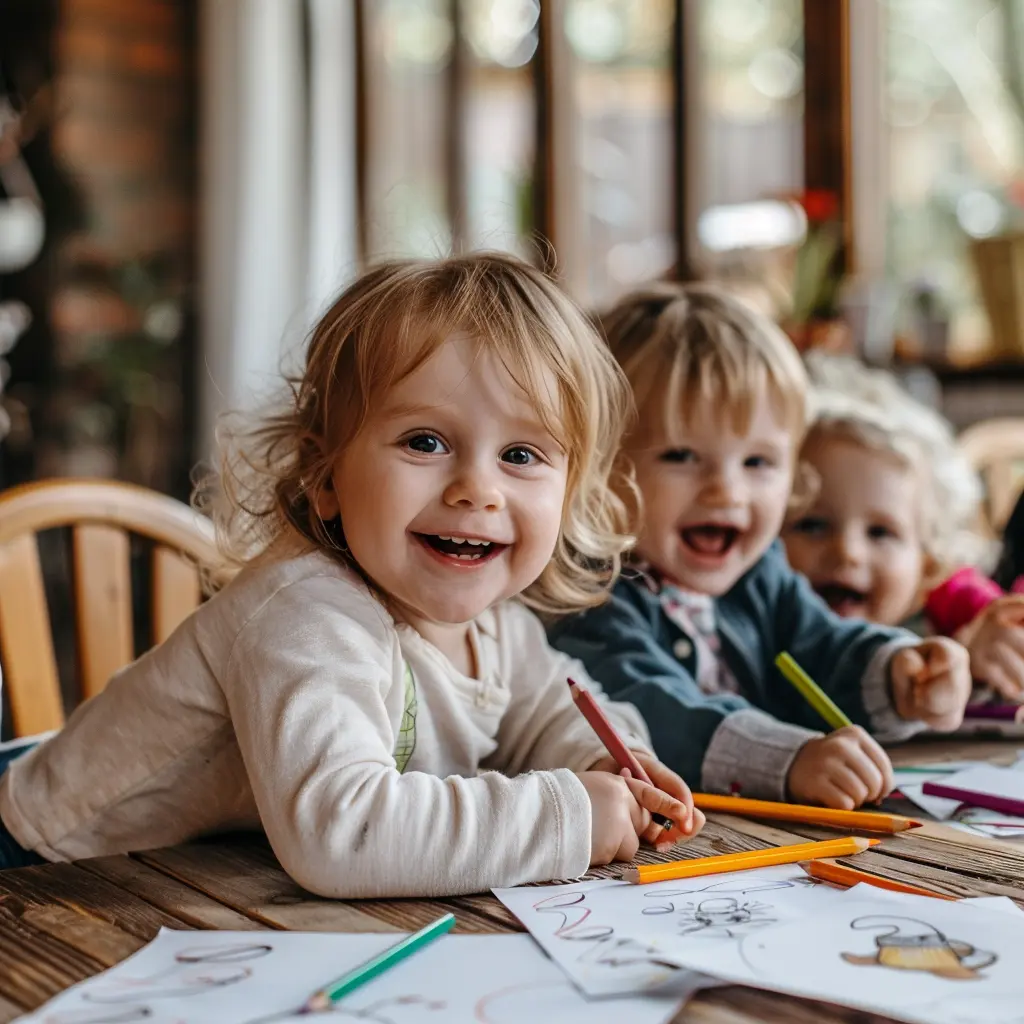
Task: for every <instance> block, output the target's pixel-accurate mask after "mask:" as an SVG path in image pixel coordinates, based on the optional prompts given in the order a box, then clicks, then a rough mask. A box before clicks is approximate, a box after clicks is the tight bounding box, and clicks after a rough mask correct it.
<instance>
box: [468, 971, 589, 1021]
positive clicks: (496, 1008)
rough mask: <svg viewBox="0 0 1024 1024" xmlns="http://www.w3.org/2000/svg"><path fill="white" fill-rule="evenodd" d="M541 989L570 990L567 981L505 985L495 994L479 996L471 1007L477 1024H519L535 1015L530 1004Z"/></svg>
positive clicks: (533, 1008)
mask: <svg viewBox="0 0 1024 1024" xmlns="http://www.w3.org/2000/svg"><path fill="white" fill-rule="evenodd" d="M542 989H563V990H564V989H570V990H571V989H572V985H571V983H570V982H568V981H564V980H561V979H559V980H558V981H543V982H540V983H539V984H536V985H531V984H525V985H506V986H505V988H499V989H498V990H497V991H496V992H488V993H487V995H485V996H481V997H480V998H479V999H478V1000H477V1002H476V1005H475V1006H474V1007H473V1019H474V1020H476V1021H477V1024H520V1022H521V1021H523V1020H526V1019H527V1018H528V1017H529V1016H530V1015H532V1014H534V1013H536V1003H534V1002H532V1000H534V999H535V998H536V995H537V993H538V992H540V991H541V990H542Z"/></svg>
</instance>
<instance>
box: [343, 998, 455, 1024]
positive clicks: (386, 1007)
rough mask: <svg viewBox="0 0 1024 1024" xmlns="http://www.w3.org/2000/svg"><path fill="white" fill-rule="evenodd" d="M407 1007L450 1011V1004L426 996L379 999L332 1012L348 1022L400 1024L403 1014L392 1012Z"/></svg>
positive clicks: (437, 1011)
mask: <svg viewBox="0 0 1024 1024" xmlns="http://www.w3.org/2000/svg"><path fill="white" fill-rule="evenodd" d="M407 1006H418V1007H420V1008H422V1009H424V1010H429V1011H431V1012H436V1013H439V1012H441V1011H443V1010H447V1009H448V1004H447V1003H445V1002H443V1001H442V1000H439V999H427V998H425V997H424V996H415V995H408V996H392V997H391V998H390V999H378V1000H377V1002H375V1003H371V1004H370V1005H369V1006H363V1007H361V1008H359V1009H356V1008H355V1007H351V1006H341V1005H339V1006H334V1007H332V1008H331V1010H330V1014H331V1016H332V1017H339V1018H341V1017H343V1018H345V1019H346V1020H362V1021H371V1022H372V1024H400V1021H401V1019H402V1016H403V1015H402V1013H401V1012H399V1013H397V1014H393V1013H392V1012H391V1011H393V1010H399V1008H401V1009H404V1008H405V1007H407Z"/></svg>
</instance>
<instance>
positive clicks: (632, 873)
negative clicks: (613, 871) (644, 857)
mask: <svg viewBox="0 0 1024 1024" xmlns="http://www.w3.org/2000/svg"><path fill="white" fill-rule="evenodd" d="M619 879H620V880H621V881H623V882H632V883H633V884H634V885H637V884H638V883H639V881H640V872H639V871H637V869H636V868H626V870H625V871H623V872H622V874H621V875H619Z"/></svg>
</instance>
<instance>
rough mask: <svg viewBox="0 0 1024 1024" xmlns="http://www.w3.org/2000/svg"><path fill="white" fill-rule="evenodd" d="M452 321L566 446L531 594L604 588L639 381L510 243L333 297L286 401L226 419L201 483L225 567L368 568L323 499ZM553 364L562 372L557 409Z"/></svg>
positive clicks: (599, 595) (379, 270) (403, 266)
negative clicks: (322, 507)
mask: <svg viewBox="0 0 1024 1024" xmlns="http://www.w3.org/2000/svg"><path fill="white" fill-rule="evenodd" d="M455 334H464V335H468V336H469V337H471V338H473V339H474V340H475V341H477V343H478V344H479V345H480V347H481V349H486V350H487V351H490V352H493V353H494V354H495V355H496V356H497V357H498V358H499V359H500V360H501V362H502V364H503V365H504V366H505V368H506V369H507V370H508V371H509V373H510V374H511V375H512V377H513V378H514V379H515V381H516V382H517V383H518V384H519V385H520V386H521V387H522V388H523V389H524V390H525V391H526V393H527V394H528V395H529V396H530V398H531V400H532V401H533V402H534V404H535V406H536V408H537V410H538V414H539V415H540V416H541V417H542V419H543V421H544V424H545V427H546V428H547V429H548V430H550V431H551V433H552V434H553V436H554V437H556V438H557V439H558V441H559V443H561V444H562V446H563V447H564V448H565V450H566V452H567V456H568V467H569V468H568V483H567V489H566V498H565V504H564V507H563V512H562V529H561V531H560V534H559V538H558V542H557V545H556V548H555V551H554V555H553V557H552V559H551V561H550V563H549V564H548V565H547V567H546V568H545V569H544V571H543V573H542V574H541V575H540V577H539V578H538V579H537V580H536V581H535V582H534V583H533V584H532V585H531V586H530V587H529V588H527V590H526V591H525V592H524V593H523V594H522V595H521V599H522V600H523V601H524V603H526V604H528V605H530V606H531V607H532V608H534V609H535V610H537V611H539V612H541V613H545V614H549V615H560V614H565V613H567V612H571V611H577V610H580V609H582V608H586V607H589V606H592V605H596V604H599V603H600V602H601V601H603V600H604V599H605V597H606V595H607V592H608V589H609V587H610V585H611V583H612V582H613V581H614V579H615V577H616V575H617V574H618V571H619V567H620V561H621V555H622V552H623V551H624V550H625V549H626V548H627V547H628V546H629V545H630V544H631V543H632V540H633V538H632V537H631V536H630V531H629V527H630V521H629V514H628V512H627V508H626V505H625V504H624V502H623V501H622V500H621V498H620V497H618V496H617V494H616V491H617V490H620V489H619V488H616V489H615V490H613V488H612V487H611V486H610V477H611V475H612V473H613V465H614V460H615V456H616V453H617V450H618V446H619V440H620V437H621V434H622V431H623V429H624V427H625V425H626V423H627V420H628V417H629V415H630V413H631V410H632V405H631V402H630V397H629V389H628V386H627V384H626V381H625V379H624V377H623V375H622V373H621V372H620V371H619V368H618V367H617V366H616V364H615V361H614V360H613V359H612V358H611V356H610V354H609V353H608V350H607V348H606V347H605V346H604V345H603V344H602V343H601V341H600V339H599V338H598V337H597V334H596V333H595V331H594V329H593V328H592V327H591V325H590V323H589V322H588V320H587V318H586V317H585V316H584V314H583V313H582V312H581V311H580V310H579V309H578V308H577V307H576V306H575V305H574V303H573V302H572V301H571V300H570V299H569V298H568V297H567V296H566V295H565V294H564V293H563V292H562V291H560V289H559V288H558V287H557V286H556V285H555V284H554V283H553V282H552V281H551V280H549V279H548V278H547V277H546V276H545V275H544V274H543V273H541V272H540V271H539V270H537V269H535V268H534V267H531V266H529V265H528V264H526V263H524V262H522V261H521V260H518V259H516V258H515V257H512V256H509V255H505V254H501V253H473V254H471V255H466V256H458V257H452V258H449V259H440V260H407V261H393V262H387V263H383V264H381V265H379V266H377V267H375V268H373V269H371V270H369V271H368V272H367V273H365V274H364V275H363V276H362V277H360V279H359V280H358V281H356V282H355V283H354V284H353V285H352V286H351V287H350V288H348V289H347V290H346V291H345V292H344V293H343V294H342V295H341V296H340V297H339V298H338V299H337V300H336V301H335V302H334V304H333V305H332V306H331V308H330V309H329V310H328V311H327V313H326V314H325V315H324V316H323V318H322V319H321V320H320V322H319V323H318V324H317V326H316V327H315V328H314V330H313V332H312V335H311V338H310V341H309V348H308V352H307V355H306V364H305V370H304V372H303V373H302V374H301V376H298V377H295V378H291V379H288V382H287V383H288V386H289V395H288V401H287V404H286V405H285V407H284V408H283V409H281V410H279V411H277V412H275V413H274V414H272V415H269V416H267V417H266V418H264V419H263V420H262V421H261V422H259V423H257V424H256V425H255V426H253V427H251V428H250V429H247V430H245V429H243V430H241V431H238V430H236V431H232V432H229V433H228V436H227V437H226V438H224V439H223V440H224V442H225V443H224V444H223V446H222V456H221V467H220V473H219V474H218V475H217V476H216V477H214V478H213V479H212V480H211V479H209V478H208V480H207V481H206V482H205V484H203V485H201V486H200V487H199V488H198V489H197V497H196V503H197V504H198V505H199V506H200V507H201V508H202V507H204V506H205V508H206V509H207V510H208V511H210V512H211V514H212V517H213V519H214V523H215V525H216V526H217V531H218V538H219V541H220V545H221V550H222V551H223V553H224V555H225V557H226V559H227V561H228V563H229V566H234V567H238V566H241V565H243V564H246V563H250V562H252V561H254V560H258V559H264V558H272V557H281V556H284V555H287V554H295V553H298V552H300V551H302V550H310V549H314V548H320V549H322V550H324V551H327V552H329V553H330V554H332V555H333V556H334V557H335V558H337V559H339V560H340V561H342V562H344V563H345V564H348V565H351V566H352V568H354V569H355V570H357V571H360V572H361V570H360V568H359V566H358V565H355V564H354V560H353V559H352V558H351V555H350V554H349V552H348V551H347V549H346V547H345V544H344V524H340V523H338V522H337V521H333V520H332V521H331V522H328V523H325V522H324V521H323V520H322V519H321V518H320V516H319V514H318V513H317V510H316V498H317V496H318V495H319V494H320V492H321V491H322V489H323V488H325V487H329V486H331V479H330V478H331V471H332V467H333V464H334V462H335V461H336V458H337V454H338V452H340V451H342V450H343V449H344V447H345V446H346V445H347V444H348V443H349V442H350V441H351V440H352V438H354V437H355V436H356V435H357V434H358V433H359V431H360V430H361V429H362V427H363V425H364V424H365V423H366V421H367V418H368V416H369V414H370V412H371V410H372V409H374V408H376V407H378V406H379V404H380V403H381V400H382V397H383V395H384V394H385V393H386V392H387V391H388V389H389V388H391V387H392V386H393V385H395V384H397V383H398V382H400V381H401V380H403V379H404V378H405V377H407V376H408V375H409V374H410V373H413V372H414V371H415V370H416V369H417V368H418V367H420V366H422V365H423V363H424V362H426V360H428V359H429V358H430V357H431V356H432V355H433V354H434V353H435V352H436V351H437V350H438V349H439V348H440V347H441V346H442V345H443V344H444V343H445V341H446V340H447V339H449V338H451V337H452V336H453V335H455ZM545 373H546V374H550V375H551V376H552V377H553V378H554V379H555V381H556V384H557V408H552V404H553V403H552V395H551V394H550V386H549V385H548V386H545V382H544V380H543V379H542V377H543V375H544V374H545ZM211 485H212V486H211ZM220 578H221V579H223V578H224V574H221V577H220ZM369 582H371V583H372V581H369ZM385 597H386V595H385Z"/></svg>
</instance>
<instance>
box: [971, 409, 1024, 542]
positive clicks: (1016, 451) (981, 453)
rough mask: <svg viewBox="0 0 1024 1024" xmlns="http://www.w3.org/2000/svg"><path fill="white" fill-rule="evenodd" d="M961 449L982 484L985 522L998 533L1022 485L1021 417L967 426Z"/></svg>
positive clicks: (1023, 442) (1023, 424)
mask: <svg viewBox="0 0 1024 1024" xmlns="http://www.w3.org/2000/svg"><path fill="white" fill-rule="evenodd" d="M959 444H960V449H961V451H963V453H964V454H965V455H966V456H967V458H968V460H969V461H970V463H971V465H972V466H973V467H974V468H975V470H976V471H977V472H978V473H979V474H980V476H981V479H982V483H983V484H984V486H985V508H986V516H987V522H986V523H985V526H986V527H987V528H988V529H989V530H990V531H991V533H992V535H993V536H996V537H998V536H1000V535H1001V534H1002V531H1003V527H1005V526H1006V522H1007V520H1008V519H1009V518H1010V513H1011V512H1012V511H1013V507H1014V505H1015V504H1016V502H1017V498H1018V496H1019V495H1020V493H1021V488H1022V487H1024V417H1021V418H1014V419H993V420H984V421H983V422H981V423H976V424H974V426H971V427H968V428H967V429H966V430H965V431H964V432H963V433H962V434H961V435H960V438H959Z"/></svg>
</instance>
